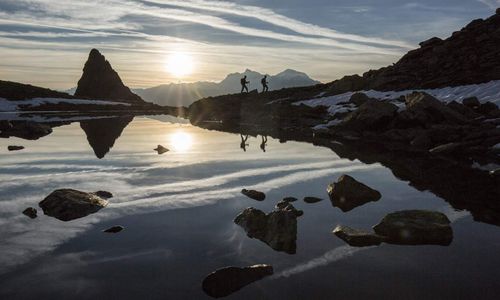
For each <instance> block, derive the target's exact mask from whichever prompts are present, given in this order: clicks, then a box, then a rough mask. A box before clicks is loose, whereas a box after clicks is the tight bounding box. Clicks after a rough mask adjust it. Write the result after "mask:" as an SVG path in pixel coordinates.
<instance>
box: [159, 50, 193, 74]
mask: <svg viewBox="0 0 500 300" xmlns="http://www.w3.org/2000/svg"><path fill="white" fill-rule="evenodd" d="M193 68H194V61H193V57H192V56H191V55H189V54H186V53H183V52H174V53H172V54H170V55H169V56H168V58H167V64H166V69H167V71H168V72H169V73H170V74H172V75H174V76H175V77H178V78H180V77H184V76H186V75H189V74H191V73H192V72H193Z"/></svg>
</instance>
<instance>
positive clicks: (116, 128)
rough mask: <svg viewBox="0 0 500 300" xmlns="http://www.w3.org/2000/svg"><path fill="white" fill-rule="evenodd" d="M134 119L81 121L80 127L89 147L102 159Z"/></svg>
mask: <svg viewBox="0 0 500 300" xmlns="http://www.w3.org/2000/svg"><path fill="white" fill-rule="evenodd" d="M133 119H134V117H133V116H124V117H119V118H112V119H97V120H87V121H81V122H80V127H81V128H82V129H83V131H85V134H86V135H87V140H88V141H89V144H90V147H92V149H94V153H95V155H96V156H97V158H99V159H101V158H103V157H104V156H105V155H106V154H107V153H108V152H109V150H110V149H111V148H112V147H113V145H114V144H115V141H116V139H117V138H119V137H120V135H121V134H122V132H123V129H125V127H127V125H128V124H129V123H130V122H131V121H132V120H133Z"/></svg>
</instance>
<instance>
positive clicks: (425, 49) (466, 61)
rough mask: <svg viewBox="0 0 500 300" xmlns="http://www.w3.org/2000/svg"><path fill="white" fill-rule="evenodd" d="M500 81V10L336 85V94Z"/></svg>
mask: <svg viewBox="0 0 500 300" xmlns="http://www.w3.org/2000/svg"><path fill="white" fill-rule="evenodd" d="M499 79H500V9H497V11H496V14H495V15H493V16H491V17H490V18H488V19H486V20H482V19H478V20H474V21H472V22H471V23H470V24H468V25H467V26H465V27H464V28H462V30H460V31H457V32H454V33H453V34H452V36H451V37H449V38H447V39H446V40H442V39H440V38H436V37H434V38H431V39H429V40H427V41H424V42H422V43H420V48H419V49H415V50H412V51H410V52H408V53H407V54H406V55H405V56H403V57H402V58H401V59H400V60H399V61H398V62H397V63H395V64H393V65H391V66H388V67H384V68H381V69H379V70H371V71H368V72H366V73H364V74H363V76H358V75H352V76H346V77H344V78H342V79H340V80H337V81H334V82H332V83H331V84H330V85H331V92H332V93H344V92H348V91H352V90H370V89H373V90H379V91H390V90H397V91H398V90H406V89H416V88H419V89H428V88H442V87H447V86H459V85H467V84H478V83H484V82H488V81H491V80H499Z"/></svg>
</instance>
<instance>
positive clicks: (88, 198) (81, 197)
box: [38, 189, 108, 221]
mask: <svg viewBox="0 0 500 300" xmlns="http://www.w3.org/2000/svg"><path fill="white" fill-rule="evenodd" d="M38 205H39V206H40V207H41V208H42V210H43V213H44V214H46V215H47V216H50V217H54V218H56V219H59V220H61V221H71V220H74V219H78V218H82V217H85V216H88V215H90V214H93V213H95V212H97V211H99V210H100V209H101V208H103V207H106V206H107V205H108V201H106V200H104V199H102V198H101V197H99V196H97V195H95V194H93V193H86V192H82V191H77V190H73V189H60V190H55V191H53V192H52V193H51V194H50V195H48V196H47V197H46V198H45V199H43V200H42V201H40V203H39V204H38Z"/></svg>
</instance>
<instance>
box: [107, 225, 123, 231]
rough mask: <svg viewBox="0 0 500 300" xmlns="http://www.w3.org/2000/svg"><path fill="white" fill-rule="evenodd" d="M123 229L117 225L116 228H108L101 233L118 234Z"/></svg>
mask: <svg viewBox="0 0 500 300" xmlns="http://www.w3.org/2000/svg"><path fill="white" fill-rule="evenodd" d="M123 229H124V228H123V226H120V225H117V226H113V227H110V228H108V229H106V230H103V232H106V233H118V232H120V231H122V230H123Z"/></svg>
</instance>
